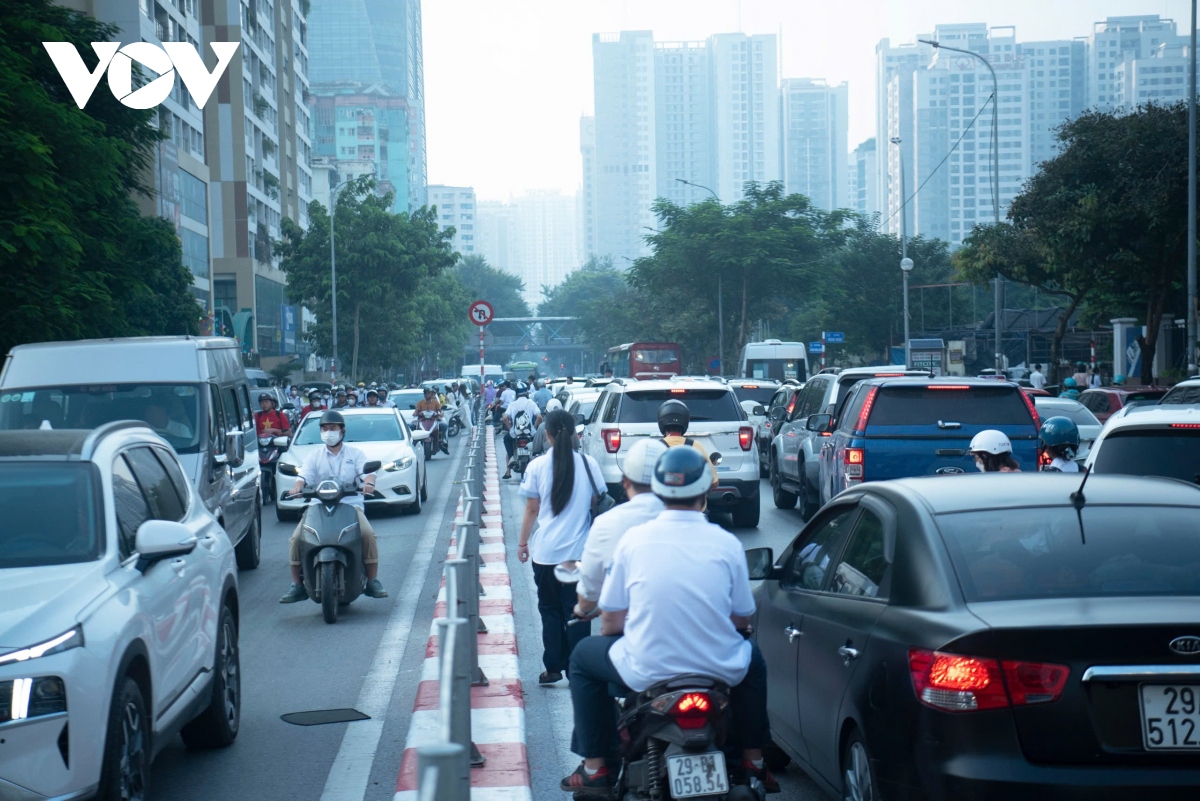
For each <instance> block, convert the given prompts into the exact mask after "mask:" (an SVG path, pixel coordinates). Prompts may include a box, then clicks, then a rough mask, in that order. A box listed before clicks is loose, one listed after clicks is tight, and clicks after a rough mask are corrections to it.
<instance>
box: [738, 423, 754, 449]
mask: <svg viewBox="0 0 1200 801" xmlns="http://www.w3.org/2000/svg"><path fill="white" fill-rule="evenodd" d="M753 444H754V429H753V428H750V427H749V426H742V427H741V428H739V429H738V445H741V446H742V450H744V451H748V450H750V446H751V445H753Z"/></svg>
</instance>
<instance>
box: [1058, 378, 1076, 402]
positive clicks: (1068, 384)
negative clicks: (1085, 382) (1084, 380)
mask: <svg viewBox="0 0 1200 801" xmlns="http://www.w3.org/2000/svg"><path fill="white" fill-rule="evenodd" d="M1062 386H1063V388H1062V392H1060V393H1058V397H1060V398H1070V399H1071V400H1079V382H1078V381H1076V380H1075V379H1074V378H1064V379H1063V382H1062Z"/></svg>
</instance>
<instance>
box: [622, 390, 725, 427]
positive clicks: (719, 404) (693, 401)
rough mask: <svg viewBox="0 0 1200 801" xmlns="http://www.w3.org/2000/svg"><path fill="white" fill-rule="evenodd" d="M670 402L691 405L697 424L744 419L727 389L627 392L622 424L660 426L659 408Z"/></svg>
mask: <svg viewBox="0 0 1200 801" xmlns="http://www.w3.org/2000/svg"><path fill="white" fill-rule="evenodd" d="M669 400H679V401H683V402H684V403H685V404H687V407H688V412H689V413H690V414H691V419H692V422H693V423H702V422H707V421H711V420H720V421H727V420H741V419H742V415H741V408H740V407H739V406H738V405H737V403H735V402H734V398H733V393H732V392H730V391H729V390H727V389H686V390H677V389H676V390H665V389H663V390H654V391H652V392H626V393H625V396H624V397H623V398H622V399H621V409H620V411H619V412H618V414H617V421H618V422H620V423H656V422H658V407H659V406H662V405H663V404H664V403H665V402H667V401H669Z"/></svg>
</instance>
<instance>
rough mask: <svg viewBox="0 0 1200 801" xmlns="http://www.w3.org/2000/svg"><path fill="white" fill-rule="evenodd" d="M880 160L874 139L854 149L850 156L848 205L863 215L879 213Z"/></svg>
mask: <svg viewBox="0 0 1200 801" xmlns="http://www.w3.org/2000/svg"><path fill="white" fill-rule="evenodd" d="M878 158H879V153H878V150H877V149H876V146H875V138H874V137H872V138H870V139H868V140H866V141H865V142H863V143H862V144H861V145H859V146H858V147H856V148H854V152H853V153H851V154H850V170H849V172H850V202H849V203H848V204H847V205H848V207H849V208H851V209H853V210H854V211H856V212H858V213H859V214H862V215H871V214H877V213H878V212H879V195H878V192H877V183H878V181H879V171H878V168H879V161H878Z"/></svg>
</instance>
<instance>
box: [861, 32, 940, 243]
mask: <svg viewBox="0 0 1200 801" xmlns="http://www.w3.org/2000/svg"><path fill="white" fill-rule="evenodd" d="M917 38H918V39H929V38H930V36H929V35H928V34H922V35H921V36H918V37H917ZM932 50H933V49H932V48H931V47H930V46H929V45H925V44H902V45H897V46H895V47H893V46H892V44H891V41H890V40H889V39H883V40H881V41H880V42H879V44H878V45H877V46H876V47H875V90H876V91H875V103H876V109H875V142H876V146H877V147H878V151H877V163H878V169H879V172H878V178H877V180H876V191H877V192H878V198H879V200H878V206H879V211H880V213H881V217H882V220H881V223H880V224H881V228H882V230H883V231H884V232H886V233H890V234H899V233H900V222H901V220H900V209H901V206H902V204H903V199H902V198H901V197H900V181H899V176H900V162H901V160H903V161H904V163H905V164H906V165H911V164H912V163H913V103H912V95H913V71H914V70H916V69H917V67H918V66H923V65H925V64H928V63H929V59H930V58H931V57H932ZM907 169H908V168H907V167H906V171H907ZM908 174H909V175H911V172H910V173H908ZM910 194H911V192H910ZM904 213H905V219H906V221H907V223H906V224H907V226H908V230H909V231H911V230H913V208H912V206H907V207H905V212H904Z"/></svg>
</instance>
